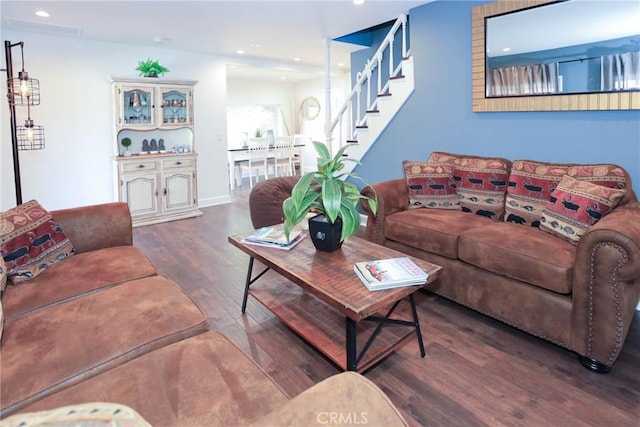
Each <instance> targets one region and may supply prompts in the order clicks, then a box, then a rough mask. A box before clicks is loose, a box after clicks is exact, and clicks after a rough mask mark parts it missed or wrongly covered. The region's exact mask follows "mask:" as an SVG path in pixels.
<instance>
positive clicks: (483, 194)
mask: <svg viewBox="0 0 640 427" xmlns="http://www.w3.org/2000/svg"><path fill="white" fill-rule="evenodd" d="M454 164H455V169H454V171H453V179H454V180H455V182H456V189H457V193H458V199H459V201H460V206H461V208H462V210H463V211H465V212H472V213H475V214H476V215H482V216H486V217H488V218H490V219H491V220H493V221H499V220H501V219H502V217H503V215H504V200H505V194H506V192H507V179H508V177H509V167H510V166H511V162H509V161H508V160H505V159H497V158H496V159H492V158H485V157H475V158H474V157H463V158H460V159H456V160H455V162H454Z"/></svg>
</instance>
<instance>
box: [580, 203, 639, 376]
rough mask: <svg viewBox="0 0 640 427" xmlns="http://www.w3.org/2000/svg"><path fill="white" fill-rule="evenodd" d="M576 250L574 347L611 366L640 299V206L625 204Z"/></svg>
mask: <svg viewBox="0 0 640 427" xmlns="http://www.w3.org/2000/svg"><path fill="white" fill-rule="evenodd" d="M576 249H577V250H576V264H575V270H574V282H573V312H572V319H571V321H572V327H571V330H572V341H573V343H572V344H573V348H574V350H575V351H576V352H577V353H578V354H580V355H582V356H585V357H587V358H589V359H593V360H596V361H598V362H600V363H602V364H604V365H606V366H611V365H612V364H613V362H615V360H616V359H617V358H618V355H619V354H620V351H621V350H622V345H623V344H624V340H625V338H626V336H627V332H628V330H629V327H630V325H631V321H632V319H633V316H634V314H635V310H636V305H637V304H638V301H639V299H640V204H639V203H631V204H627V205H625V206H620V207H618V208H616V209H614V210H613V211H612V212H611V213H609V214H608V215H606V216H604V217H603V218H602V219H601V220H600V221H598V222H597V223H596V224H594V226H593V227H591V229H590V230H589V231H588V232H587V233H585V234H584V236H583V237H582V238H581V239H580V241H579V242H578V246H577V248H576Z"/></svg>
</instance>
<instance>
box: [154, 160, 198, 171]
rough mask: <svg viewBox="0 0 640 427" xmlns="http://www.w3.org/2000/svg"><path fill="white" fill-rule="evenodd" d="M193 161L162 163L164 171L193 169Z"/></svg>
mask: <svg viewBox="0 0 640 427" xmlns="http://www.w3.org/2000/svg"><path fill="white" fill-rule="evenodd" d="M193 165H194V160H193V159H171V160H163V161H162V169H175V168H193Z"/></svg>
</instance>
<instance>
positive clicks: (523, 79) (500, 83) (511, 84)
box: [486, 63, 558, 96]
mask: <svg viewBox="0 0 640 427" xmlns="http://www.w3.org/2000/svg"><path fill="white" fill-rule="evenodd" d="M486 86H487V89H486V90H487V96H516V95H544V94H550V93H557V92H558V78H557V67H556V63H549V64H534V65H518V66H513V67H502V68H492V69H489V70H487V85H486Z"/></svg>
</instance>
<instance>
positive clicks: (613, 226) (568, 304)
mask: <svg viewBox="0 0 640 427" xmlns="http://www.w3.org/2000/svg"><path fill="white" fill-rule="evenodd" d="M469 158H473V159H484V160H491V161H494V160H498V163H500V162H502V163H503V164H504V165H505V168H506V176H508V180H505V182H504V183H503V184H505V185H506V189H505V190H504V193H503V196H504V195H505V194H506V197H505V198H504V199H503V201H502V205H501V206H500V209H501V211H496V212H497V214H498V215H497V216H496V215H493V214H491V217H488V216H487V215H486V210H485V209H482V210H481V212H477V213H479V215H475V214H474V213H473V212H469V211H470V209H460V207H458V208H457V209H430V208H426V207H420V208H414V207H413V206H410V199H411V195H415V189H416V188H421V187H420V184H415V185H414V186H413V187H412V188H410V187H409V186H408V184H411V183H409V182H408V181H407V179H406V177H407V176H408V175H406V174H405V178H401V179H394V180H389V181H386V182H381V183H378V184H375V185H373V186H372V187H367V188H364V189H363V190H362V192H363V194H365V195H368V196H372V195H373V189H375V192H376V193H377V196H378V202H379V206H378V212H377V215H376V216H374V215H373V214H372V213H371V211H370V210H369V208H368V205H366V203H363V205H362V208H363V210H364V212H365V213H367V215H368V219H367V230H366V233H367V238H368V239H369V240H371V241H374V242H377V243H379V244H381V245H384V246H388V247H391V248H393V249H396V250H399V251H401V252H404V253H407V254H409V255H412V256H415V257H417V258H421V259H425V260H427V261H430V262H433V263H436V264H439V265H442V266H444V271H443V274H442V275H441V278H440V280H438V281H436V282H435V283H434V284H433V285H431V286H430V287H429V290H430V291H432V292H434V293H436V294H438V295H441V296H443V297H446V298H448V299H451V300H453V301H456V302H458V303H460V304H462V305H465V306H467V307H470V308H472V309H474V310H477V311H479V312H481V313H484V314H486V315H489V316H491V317H493V318H496V319H498V320H501V321H503V322H505V323H507V324H509V325H512V326H515V327H517V328H519V329H521V330H523V331H526V332H528V333H530V334H533V335H535V336H538V337H540V338H543V339H545V340H547V341H550V342H553V343H555V344H557V345H560V346H562V347H565V348H567V349H569V350H572V351H574V352H576V353H577V354H578V355H579V359H580V361H581V363H582V364H583V365H584V366H585V367H587V368H589V369H591V370H593V371H596V372H607V371H608V370H609V369H610V368H611V366H612V365H613V364H614V362H615V361H616V359H617V358H618V356H619V354H620V352H621V351H622V348H623V344H624V341H625V338H626V335H627V332H628V330H629V326H630V324H631V320H632V319H633V316H634V314H635V312H636V306H637V304H638V301H639V299H640V205H639V204H638V201H637V198H636V195H635V193H634V191H633V189H632V187H631V179H630V177H629V175H628V173H627V172H626V171H624V169H623V168H620V167H619V166H615V165H605V166H601V165H598V166H597V167H594V166H591V165H568V164H565V165H563V164H545V163H540V162H534V161H527V160H523V161H514V162H513V163H512V162H510V161H508V160H507V161H504V159H489V158H486V157H480V156H465V155H459V154H451V153H441V152H436V153H433V154H432V155H431V156H430V157H429V159H428V160H429V161H428V162H425V163H429V164H438V163H449V164H453V169H454V173H453V174H452V181H451V182H450V184H451V186H452V187H453V188H454V189H455V188H456V183H457V185H458V189H457V190H458V192H460V187H459V184H460V179H461V177H460V176H457V175H461V173H459V172H458V169H457V168H458V166H459V165H461V164H464V161H465V159H469ZM456 159H457V160H456ZM451 162H453V163H451ZM483 164H484V165H486V162H485V163H483ZM523 165H524V166H525V167H524V168H523ZM531 165H534V166H535V167H531V168H529V169H527V168H526V167H527V166H531ZM512 166H513V169H512ZM516 168H517V170H516ZM407 170H408V169H406V168H405V172H406V171H407ZM523 171H525V172H523ZM540 171H543V172H544V173H546V174H547V175H551V174H554V173H557V174H558V176H557V180H555V181H554V180H551V184H549V185H548V186H547V185H546V184H545V185H542V184H538V185H536V184H535V182H536V178H541V176H538V175H536V174H537V173H539V172H540ZM567 171H568V172H569V173H576V171H577V173H578V174H580V173H586V172H585V171H588V172H589V173H592V172H593V171H595V172H596V173H595V174H596V175H598V174H604V173H605V172H603V171H613V172H614V173H615V174H614V176H611V175H603V176H604V177H599V178H598V179H599V180H602V181H603V182H604V183H605V184H608V185H610V186H611V187H616V189H617V190H607V191H618V190H620V191H621V192H622V191H623V192H624V196H623V197H622V199H620V200H619V203H618V205H617V206H616V207H615V208H614V209H613V210H611V211H610V212H609V213H607V214H606V215H604V216H602V217H601V219H600V220H599V221H598V222H595V223H594V224H593V225H592V226H591V228H590V229H588V231H587V232H585V233H584V234H583V235H582V237H581V238H580V239H579V241H578V242H577V244H572V243H570V242H569V241H568V240H567V239H563V238H560V237H558V236H557V235H554V234H552V233H549V232H544V231H543V230H541V229H540V228H538V227H536V226H535V225H537V224H539V223H540V220H541V218H539V217H538V218H537V219H536V218H535V215H533V214H535V210H536V209H534V208H533V207H532V206H530V205H529V204H527V202H526V201H532V200H533V201H535V200H534V199H533V198H532V197H533V196H535V195H536V194H535V192H536V191H537V192H540V191H542V193H544V194H546V196H545V197H548V198H550V197H551V196H550V195H549V192H550V191H553V190H554V189H556V188H557V187H560V184H559V182H564V181H562V180H563V179H564V177H561V176H560V175H562V174H563V173H564V174H566V173H567ZM518 174H519V175H518ZM418 175H419V174H418ZM433 176H435V174H434V175H433ZM485 177H486V176H485ZM546 178H548V176H547V177H546ZM466 179H467V180H468V181H469V180H470V178H469V175H467V176H466ZM527 179H529V180H527ZM494 180H495V178H494ZM531 180H533V181H531ZM607 180H610V181H611V182H608V183H607V182H606V181H607ZM463 181H464V179H463ZM614 181H615V182H614ZM425 182H427V186H428V185H429V183H430V185H431V186H432V187H435V188H440V187H438V184H435V181H428V180H427V181H425ZM478 182H479V181H477V180H476V181H473V183H478ZM580 185H583V184H582V183H580ZM585 185H586V184H585ZM517 186H526V188H524V190H525V191H523V192H522V195H524V198H523V199H520V200H519V199H517V198H515V197H516V196H515V195H514V196H513V197H510V191H515V190H514V188H517ZM543 187H544V188H543ZM471 188H472V189H473V188H474V187H471ZM475 188H479V187H475ZM491 188H492V189H495V187H491ZM412 190H414V191H413V192H412ZM454 191H455V190H454ZM545 191H549V192H547V193H545ZM471 194H473V193H471ZM514 194H515V193H514ZM553 194H558V193H557V192H554V193H553ZM468 196H469V194H466V195H465V196H461V197H460V199H463V200H464V198H465V197H468ZM498 196H499V194H498ZM574 196H575V195H574ZM485 197H486V195H485ZM468 198H470V197H468ZM480 198H481V197H480ZM470 199H471V198H470ZM476 199H477V198H476ZM495 199H499V197H497V198H496V197H491V198H490V200H491V201H492V202H493V201H495ZM575 199H576V197H574V201H575ZM427 200H428V199H427ZM474 200H475V199H474ZM523 200H524V201H525V202H524V203H523V202H522V201H523ZM541 200H542V201H544V197H542V199H541ZM561 202H564V208H563V207H560V213H561V214H564V213H572V209H574V207H575V206H574V205H572V204H571V198H570V197H568V196H565V197H563V198H562V200H560V201H558V202H557V203H558V204H560V203H561ZM416 203H417V204H422V202H416ZM434 203H435V202H434ZM438 203H439V202H438ZM545 203H546V202H545ZM549 203H551V202H549ZM436 204H437V203H436ZM534 204H535V203H531V205H534ZM434 205H435V204H434ZM441 205H442V204H441ZM545 206H549V205H545ZM558 206H562V205H558ZM589 206H590V205H589ZM523 208H525V209H523ZM513 209H521V211H522V212H523V213H522V214H519V213H518V211H514V210H513ZM563 209H564V211H563ZM471 210H472V209H471ZM530 211H533V212H530ZM545 212H546V211H545ZM529 214H531V215H530V216H529V217H527V215H529ZM538 214H539V213H538ZM525 218H527V219H525ZM544 220H545V219H544V218H542V221H543V223H544ZM546 220H547V222H546V223H544V224H546V225H547V227H548V228H550V229H551V230H552V231H554V232H555V231H556V230H555V229H554V228H551V224H552V223H553V221H549V219H548V218H547V219H546ZM536 221H538V222H537V223H536ZM528 222H529V223H528ZM523 223H525V224H523ZM531 224H533V225H534V226H530V225H531ZM552 225H553V226H554V227H556V228H557V230H559V231H562V229H563V228H566V224H563V225H561V226H558V224H557V223H553V224H552ZM567 230H568V231H569V232H570V233H574V231H575V230H574V229H573V228H569V229H567ZM565 237H566V236H565ZM568 237H571V236H570V235H569V236H568Z"/></svg>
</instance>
